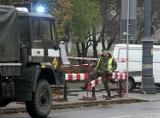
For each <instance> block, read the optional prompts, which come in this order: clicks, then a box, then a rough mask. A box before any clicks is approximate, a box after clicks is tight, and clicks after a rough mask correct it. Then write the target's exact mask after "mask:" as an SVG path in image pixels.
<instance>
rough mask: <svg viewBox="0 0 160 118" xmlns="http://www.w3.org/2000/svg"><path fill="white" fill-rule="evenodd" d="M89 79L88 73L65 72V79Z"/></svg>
mask: <svg viewBox="0 0 160 118" xmlns="http://www.w3.org/2000/svg"><path fill="white" fill-rule="evenodd" d="M87 79H88V73H65V81H84V80H87Z"/></svg>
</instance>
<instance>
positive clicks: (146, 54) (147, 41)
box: [141, 0, 156, 94]
mask: <svg viewBox="0 0 160 118" xmlns="http://www.w3.org/2000/svg"><path fill="white" fill-rule="evenodd" d="M142 42H143V58H142V62H143V63H142V83H141V92H143V93H148V94H155V93H156V87H155V85H154V77H153V40H152V38H151V0H144V37H143V39H142Z"/></svg>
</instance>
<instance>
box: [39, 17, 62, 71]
mask: <svg viewBox="0 0 160 118" xmlns="http://www.w3.org/2000/svg"><path fill="white" fill-rule="evenodd" d="M41 27H42V40H43V47H44V61H45V62H51V64H52V65H53V66H54V68H55V69H58V68H59V61H60V52H59V48H58V44H57V41H56V36H55V27H54V22H53V19H42V20H41Z"/></svg>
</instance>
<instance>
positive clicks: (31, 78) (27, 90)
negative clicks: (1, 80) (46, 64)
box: [16, 65, 41, 101]
mask: <svg viewBox="0 0 160 118" xmlns="http://www.w3.org/2000/svg"><path fill="white" fill-rule="evenodd" d="M40 72H41V68H40V66H39V65H30V66H27V67H26V68H24V70H23V71H22V73H21V76H20V77H19V78H17V79H16V98H17V100H18V101H31V100H32V92H33V91H34V90H35V86H36V85H35V84H36V83H37V80H38V77H39V74H40Z"/></svg>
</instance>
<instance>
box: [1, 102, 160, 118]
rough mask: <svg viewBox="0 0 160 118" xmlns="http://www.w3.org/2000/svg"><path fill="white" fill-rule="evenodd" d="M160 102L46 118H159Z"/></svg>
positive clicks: (23, 116)
mask: <svg viewBox="0 0 160 118" xmlns="http://www.w3.org/2000/svg"><path fill="white" fill-rule="evenodd" d="M159 111H160V102H145V103H134V104H117V105H116V104H115V105H110V106H99V107H92V108H81V109H65V110H54V111H51V113H50V115H49V117H48V118H160V112H159ZM0 118H30V117H29V115H28V114H27V113H16V114H6V115H1V116H0Z"/></svg>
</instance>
